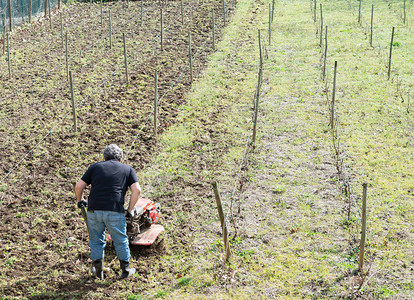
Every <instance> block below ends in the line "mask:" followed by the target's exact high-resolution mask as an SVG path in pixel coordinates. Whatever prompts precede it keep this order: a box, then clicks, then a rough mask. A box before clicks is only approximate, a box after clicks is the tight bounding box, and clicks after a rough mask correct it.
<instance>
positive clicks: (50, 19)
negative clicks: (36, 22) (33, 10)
mask: <svg viewBox="0 0 414 300" xmlns="http://www.w3.org/2000/svg"><path fill="white" fill-rule="evenodd" d="M47 4H48V5H47V7H48V11H49V24H50V28H52V14H51V13H50V0H47Z"/></svg>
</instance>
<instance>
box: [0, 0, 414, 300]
mask: <svg viewBox="0 0 414 300" xmlns="http://www.w3.org/2000/svg"><path fill="white" fill-rule="evenodd" d="M321 3H322V4H323V11H324V13H323V22H324V25H326V26H328V56H327V66H328V69H327V79H326V81H324V80H323V79H322V64H323V55H322V54H323V48H321V47H320V46H319V33H320V32H319V24H320V12H319V7H320V6H319V3H318V4H317V9H318V11H317V14H316V16H317V20H315V21H314V20H313V17H314V14H313V12H312V1H309V0H306V1H305V0H295V1H287V0H281V1H276V6H275V13H274V20H273V23H272V36H271V41H270V43H269V40H268V32H267V28H268V23H267V22H268V9H269V2H268V1H266V2H264V1H260V0H257V1H255V0H240V1H238V2H237V6H236V10H235V11H234V13H233V15H232V17H231V18H230V20H229V23H228V24H227V27H226V28H225V29H224V31H223V37H222V40H221V41H220V42H219V43H218V45H217V51H215V52H214V53H212V54H211V55H210V56H209V57H208V62H207V66H206V68H205V69H204V71H203V72H202V74H200V75H199V76H198V77H197V78H196V79H195V82H194V83H193V84H192V87H191V90H190V91H189V92H188V93H186V94H185V95H184V100H185V101H183V102H184V104H182V105H181V106H179V108H178V110H177V111H176V112H177V117H176V120H175V122H174V124H172V125H171V126H168V129H166V130H165V131H164V132H163V133H161V134H159V135H158V136H157V139H156V143H155V145H154V146H153V147H151V149H150V150H151V151H153V152H152V155H151V157H150V158H148V161H146V162H145V164H143V168H141V169H139V170H137V174H138V178H139V180H140V182H141V185H142V188H143V195H144V196H146V197H149V198H152V199H154V200H156V201H157V202H160V203H161V205H162V207H163V211H162V215H161V224H162V225H164V227H165V228H166V232H165V234H164V239H165V242H166V245H167V252H166V253H165V254H163V255H159V256H150V257H147V256H143V255H140V254H135V255H133V258H132V263H133V265H134V266H136V267H137V270H138V272H137V274H136V276H134V277H133V278H131V279H130V280H126V281H114V280H113V277H108V279H107V280H105V281H104V282H99V281H96V280H94V279H91V278H90V276H89V275H88V272H89V269H88V266H86V265H82V264H79V263H78V262H76V264H77V267H76V268H73V267H72V268H70V269H68V272H67V273H65V274H63V275H62V273H61V272H63V271H62V268H61V267H62V266H69V265H70V266H72V264H73V261H71V257H68V255H67V253H66V254H65V251H67V250H65V249H66V248H65V247H64V246H65V245H61V248H59V249H60V250H59V251H61V253H60V254H59V255H60V257H61V258H62V259H61V260H62V263H61V265H60V266H61V267H58V266H57V267H56V269H53V268H52V269H50V270H49V271H50V272H51V274H50V278H52V279H53V280H55V281H56V282H54V283H53V284H49V282H46V278H47V276H42V277H41V278H42V280H43V281H44V282H43V281H42V282H39V283H37V290H34V289H32V290H25V291H24V292H23V293H22V292H21V293H17V292H16V293H15V294H7V293H5V292H4V291H5V290H7V281H8V278H7V276H5V275H0V278H1V282H2V285H1V287H2V289H1V294H0V295H2V298H4V299H9V298H10V299H13V298H29V299H41V298H51V299H56V298H61V299H72V298H73V299H78V298H79V299H105V298H107V297H109V296H110V297H113V298H118V299H131V300H132V299H155V298H164V299H183V298H184V299H205V298H213V299H233V298H234V299H251V298H258V299H292V298H298V299H303V298H308V299H309V298H310V299H328V298H364V299H378V298H385V299H387V298H389V299H412V298H413V297H414V292H413V291H414V261H413V254H414V230H413V221H414V220H413V205H414V178H413V175H414V174H413V167H412V163H413V151H412V149H413V146H414V139H413V136H412V132H413V129H414V127H413V121H414V120H413V116H412V114H413V112H412V111H411V102H410V101H412V99H411V94H410V91H411V88H412V85H413V79H412V66H413V61H412V55H410V54H411V52H412V51H414V45H413V41H412V38H411V33H412V30H413V29H412V25H411V13H413V12H414V9H413V7H412V3H411V1H407V9H408V14H407V16H408V22H407V24H405V25H404V24H403V21H402V18H401V12H402V5H403V1H391V0H390V1H375V18H374V35H373V47H371V46H370V45H369V23H370V11H371V5H370V4H368V3H365V2H363V6H362V21H361V24H358V5H359V2H358V1H349V0H340V1H334V0H329V1H322V2H321ZM412 18H413V20H414V16H413V17H412ZM393 26H395V32H396V35H395V38H394V50H393V63H392V72H391V78H390V79H389V80H388V78H387V72H388V70H387V63H388V54H389V43H390V39H391V29H392V27H393ZM258 29H261V32H262V38H263V40H262V43H263V46H264V50H263V53H264V73H263V84H262V92H261V95H260V105H259V118H258V136H257V142H256V147H255V148H254V149H253V148H252V147H247V148H246V145H247V144H248V143H249V139H250V136H251V128H252V114H253V110H252V107H253V98H254V91H255V88H256V84H257V73H258V66H259V48H258V38H257V35H258ZM334 61H337V62H338V73H337V82H336V106H335V108H336V111H335V117H336V127H335V131H334V132H335V134H336V135H334V137H333V134H332V130H331V128H330V126H329V118H330V112H329V105H328V102H329V101H330V100H331V99H332V98H331V97H332V80H333V65H334ZM334 144H335V146H334ZM137 149H140V148H139V147H137ZM246 149H247V151H246ZM137 151H139V150H137ZM140 151H149V150H147V149H146V148H145V147H144V148H141V149H140ZM97 153H98V152H96V153H95V155H96V156H97V155H98V154H97ZM244 161H245V162H246V163H245V164H244V163H243V162H244ZM127 163H130V164H133V163H134V161H133V158H131V160H129V161H127ZM75 175H76V176H78V177H79V176H81V174H74V175H73V178H71V180H72V179H73V180H75V178H78V177H76V176H75ZM73 180H72V181H73ZM212 181H217V182H218V184H219V188H220V192H221V196H222V198H223V205H224V211H225V213H226V217H227V219H228V224H229V231H230V236H231V249H232V257H231V260H230V263H227V264H223V259H224V257H223V246H222V242H221V241H222V235H221V228H220V221H219V218H218V214H217V208H216V204H215V199H214V195H213V192H212V188H211V182H212ZM364 182H366V183H368V222H367V227H368V231H367V244H366V256H365V264H364V271H363V272H359V271H358V255H359V239H360V230H361V220H360V216H361V195H362V183H364ZM45 197H46V196H45ZM45 201H46V200H45ZM67 201H71V200H70V199H67ZM39 202H41V200H39ZM348 213H349V216H350V217H349V218H348ZM70 215H71V216H72V219H71V220H73V226H74V227H76V228H75V230H76V232H80V231H81V230H83V228H82V226H83V223H82V220H81V218H80V217H79V216H77V215H76V214H75V213H74V212H71V213H70ZM19 219H20V217H14V218H13V221H11V222H15V223H16V224H15V226H18V223H17V221H18V220H19ZM16 220H17V221H16ZM52 220H53V219H52ZM42 222H43V223H46V224H44V225H47V224H48V223H47V222H48V221H47V220H46V221H44V220H43V221H42ZM13 224H14V223H13ZM69 225H70V224H67V226H69ZM2 239H3V237H2ZM66 242H67V241H66ZM45 243H48V242H47V241H46V242H45ZM73 243H74V242H73ZM79 243H81V244H80V245H79V250H78V251H79V252H81V255H87V252H88V247H87V241H86V239H83V240H82V241H80V242H79ZM41 245H42V244H41V243H40V245H39V246H41ZM55 246H56V245H55ZM8 247H11V245H8ZM68 248H69V244H68ZM2 249H3V254H2V257H1V259H2V262H4V266H5V267H4V268H5V269H4V270H6V271H8V272H10V271H12V270H13V264H14V260H13V257H12V256H10V255H7V252H6V250H7V249H5V248H4V247H3V248H2ZM7 251H10V250H7ZM76 251H77V250H76V249H73V248H71V250H70V252H71V253H74V252H76ZM15 260H16V261H17V260H18V259H17V258H15ZM107 260H108V265H109V266H110V268H111V269H112V270H110V272H111V273H113V272H112V271H113V270H115V271H116V270H118V269H117V267H116V266H114V264H115V263H114V260H115V256H114V254H113V251H112V252H111V251H109V252H108V254H107ZM81 262H82V260H81ZM65 270H66V269H65ZM7 274H10V273H7ZM59 274H60V275H62V276H65V277H64V278H69V279H68V281H67V282H60V283H59V284H57V282H58V281H59V280H58V279H56V278H59V276H60V275H59ZM22 280H23V279H22ZM47 285H49V286H47ZM70 286H73V287H70ZM59 287H64V292H61V291H59ZM28 291H29V292H30V293H28Z"/></svg>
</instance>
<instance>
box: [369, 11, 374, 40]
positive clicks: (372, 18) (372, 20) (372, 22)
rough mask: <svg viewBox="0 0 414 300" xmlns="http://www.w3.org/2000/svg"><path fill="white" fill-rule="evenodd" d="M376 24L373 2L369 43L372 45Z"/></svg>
mask: <svg viewBox="0 0 414 300" xmlns="http://www.w3.org/2000/svg"><path fill="white" fill-rule="evenodd" d="M373 24H374V4H372V9H371V33H370V35H369V45H370V46H371V47H372V30H373V29H372V26H373Z"/></svg>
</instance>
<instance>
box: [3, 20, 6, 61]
mask: <svg viewBox="0 0 414 300" xmlns="http://www.w3.org/2000/svg"><path fill="white" fill-rule="evenodd" d="M2 15H3V55H4V53H6V14H5V13H3V14H2Z"/></svg>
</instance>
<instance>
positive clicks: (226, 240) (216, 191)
mask: <svg viewBox="0 0 414 300" xmlns="http://www.w3.org/2000/svg"><path fill="white" fill-rule="evenodd" d="M212 185H213V191H214V196H215V198H216V204H217V210H218V213H219V216H220V223H221V228H222V230H223V240H224V249H225V252H226V257H225V261H226V262H228V261H229V259H230V255H231V251H230V243H229V234H228V231H227V222H226V220H225V219H224V213H223V206H222V204H221V197H220V191H219V189H218V186H217V182H213V183H212Z"/></svg>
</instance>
